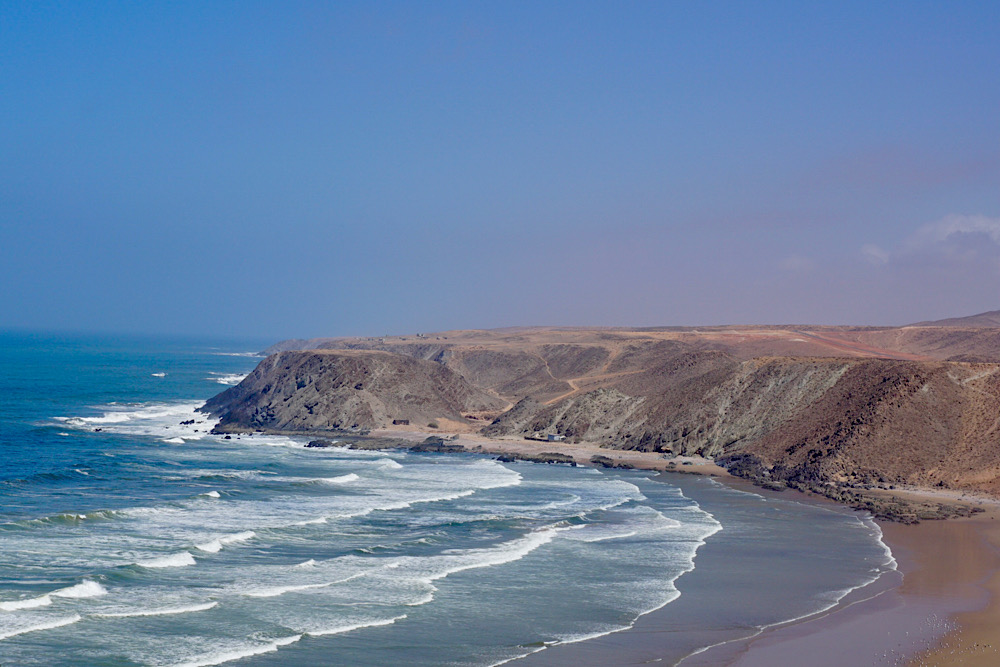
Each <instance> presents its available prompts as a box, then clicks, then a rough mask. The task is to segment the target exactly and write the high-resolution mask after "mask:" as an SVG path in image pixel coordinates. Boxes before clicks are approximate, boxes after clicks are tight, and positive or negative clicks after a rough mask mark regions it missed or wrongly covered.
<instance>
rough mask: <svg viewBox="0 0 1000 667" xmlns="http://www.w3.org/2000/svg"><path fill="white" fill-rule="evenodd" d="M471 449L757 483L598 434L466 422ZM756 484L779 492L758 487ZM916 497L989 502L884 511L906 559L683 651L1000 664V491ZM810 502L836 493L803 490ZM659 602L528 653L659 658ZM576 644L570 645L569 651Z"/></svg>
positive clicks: (749, 664)
mask: <svg viewBox="0 0 1000 667" xmlns="http://www.w3.org/2000/svg"><path fill="white" fill-rule="evenodd" d="M375 435H384V436H391V437H396V438H405V439H411V440H414V441H418V440H423V439H424V438H426V437H427V436H428V435H429V433H427V432H420V431H409V430H399V429H391V430H384V431H379V432H376V433H375ZM452 442H454V443H455V444H461V445H462V446H463V447H465V448H466V449H467V450H468V451H470V452H478V453H489V454H504V453H507V454H520V455H526V456H537V455H539V454H542V453H546V452H552V453H561V454H568V455H571V456H573V458H574V460H576V461H577V462H578V463H579V464H581V465H592V464H591V463H590V459H591V457H593V456H598V455H599V456H606V457H608V458H610V459H612V460H613V461H615V463H617V464H625V465H628V466H631V467H634V468H637V469H646V470H658V471H665V472H679V473H691V474H703V475H712V476H715V477H717V478H719V480H720V481H722V482H724V483H726V484H728V485H731V486H734V487H736V488H751V487H750V485H749V484H748V483H747V482H746V481H744V480H741V479H739V478H734V477H732V476H731V475H729V473H728V472H727V471H726V470H725V469H723V468H721V467H719V466H717V465H715V464H714V463H713V462H712V461H710V460H708V459H702V458H697V457H675V458H667V457H664V456H663V455H662V454H659V453H654V452H635V451H622V450H611V449H606V448H601V447H598V446H596V445H590V444H586V443H583V444H568V443H563V442H539V441H533V440H523V439H515V438H510V439H493V438H486V437H483V436H479V435H476V434H469V433H463V434H460V435H459V436H458V437H457V439H455V440H454V441H452ZM752 490H753V491H754V492H755V493H764V494H773V493H776V492H772V491H763V490H761V489H758V488H755V487H753V488H752ZM894 493H896V494H897V495H900V496H904V497H907V498H909V499H911V500H915V501H921V500H928V501H935V502H946V503H947V502H956V503H958V502H961V503H966V504H969V503H972V504H978V505H979V506H980V507H982V509H983V510H984V511H983V512H981V513H978V514H976V515H975V516H973V517H969V518H956V519H949V520H943V521H924V522H922V523H920V524H916V525H902V524H898V523H893V522H888V521H878V522H877V523H878V525H879V527H880V528H881V529H882V531H883V541H884V542H885V543H886V544H887V545H888V546H889V548H890V549H891V550H892V553H893V555H894V557H895V558H896V561H897V563H898V571H897V572H898V574H895V573H894V575H893V576H888V577H883V578H882V579H881V580H879V581H878V582H876V583H874V584H872V585H870V586H868V587H865V588H862V589H859V590H858V591H854V592H853V593H851V594H850V595H848V596H847V597H845V598H844V599H843V600H841V602H840V603H839V604H838V605H837V606H835V607H834V608H832V609H830V610H828V611H826V612H823V613H821V614H818V615H816V616H812V617H809V618H805V619H801V620H797V621H793V622H790V623H787V624H783V625H778V626H776V627H773V628H767V629H765V630H764V631H763V632H761V633H760V634H758V635H756V636H754V637H751V638H748V639H744V640H738V641H733V642H729V643H727V644H725V645H722V646H717V647H713V648H711V649H709V650H707V651H705V652H703V653H701V654H698V655H695V656H692V657H690V658H689V659H687V660H685V661H683V663H682V664H683V665H684V666H685V667H706V666H710V665H732V666H733V667H774V666H775V665H796V666H797V667H843V666H845V665H858V666H859V667H860V666H862V665H879V666H881V665H893V666H907V667H930V666H938V667H950V666H952V665H963V666H970V667H995V666H996V665H997V664H1000V520H998V517H1000V501H997V500H995V499H991V498H987V497H977V496H971V495H969V494H962V493H955V492H950V491H946V490H944V491H938V490H925V489H911V490H906V491H896V492H894ZM782 495H785V496H789V495H794V496H797V497H798V499H800V500H802V501H803V502H810V503H830V502H831V501H829V500H827V499H825V498H821V497H817V496H813V495H807V494H803V493H799V492H796V491H785V492H782ZM672 631H673V630H672V629H671V628H669V627H664V626H663V623H662V622H660V621H659V620H658V614H657V612H654V613H652V614H649V615H647V616H645V617H642V618H640V619H639V621H638V622H637V623H636V624H635V627H634V628H632V629H631V630H628V631H625V632H621V633H616V634H615V635H609V636H607V637H602V638H601V639H599V640H596V641H592V642H584V643H583V644H587V646H584V645H579V646H576V647H566V648H565V649H560V650H554V651H545V652H543V653H541V654H539V655H537V656H532V657H531V658H530V659H528V660H527V662H529V663H531V664H539V665H543V664H560V661H562V660H564V659H566V658H567V657H571V658H572V660H573V662H574V663H576V664H580V665H594V666H596V665H604V664H607V663H606V661H607V660H608V659H611V658H612V657H613V658H614V659H615V661H616V663H617V664H621V665H627V664H647V663H649V662H655V661H656V657H655V655H656V644H657V635H658V634H659V633H669V632H672ZM570 653H572V655H571V656H570Z"/></svg>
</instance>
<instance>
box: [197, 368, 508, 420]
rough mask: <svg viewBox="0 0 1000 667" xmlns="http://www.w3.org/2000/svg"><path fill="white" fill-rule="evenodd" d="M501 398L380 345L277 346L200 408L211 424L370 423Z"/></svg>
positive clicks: (441, 414)
mask: <svg viewBox="0 0 1000 667" xmlns="http://www.w3.org/2000/svg"><path fill="white" fill-rule="evenodd" d="M505 406H506V403H505V402H503V401H501V400H500V399H498V398H497V397H495V396H492V395H490V394H487V393H486V392H484V391H482V390H480V389H477V388H475V387H473V386H472V385H470V384H469V383H468V382H466V381H465V380H464V379H462V378H461V377H460V376H458V375H456V374H455V373H453V372H451V371H450V370H448V369H447V368H445V367H444V366H442V365H440V364H436V363H433V362H430V361H423V360H419V359H413V358H410V357H404V356H402V355H398V354H389V353H386V352H337V351H311V352H280V353H278V354H275V355H272V356H270V357H268V358H267V359H265V360H264V361H262V362H261V363H260V364H259V365H258V366H257V368H256V369H255V370H254V372H253V373H251V374H250V375H249V376H248V377H247V378H246V379H244V380H243V381H242V382H241V383H240V384H238V385H237V386H235V387H231V388H230V389H227V390H226V391H224V392H222V393H221V394H219V395H218V396H216V397H214V398H212V399H211V400H209V401H208V402H207V403H206V404H205V406H204V407H203V408H202V409H203V410H204V411H205V412H208V413H210V414H212V415H213V416H216V417H219V418H220V422H219V425H218V426H217V427H216V429H217V431H218V432H227V431H240V430H246V429H248V428H249V429H258V428H259V429H266V430H283V431H324V430H338V429H346V428H375V427H382V426H386V425H387V424H391V423H392V421H393V420H408V421H410V422H411V423H412V424H414V425H417V426H426V425H427V424H429V423H431V422H434V421H443V422H445V423H447V422H448V421H459V422H461V421H464V417H463V413H468V412H478V411H491V410H492V411H497V410H499V409H502V408H504V407H505Z"/></svg>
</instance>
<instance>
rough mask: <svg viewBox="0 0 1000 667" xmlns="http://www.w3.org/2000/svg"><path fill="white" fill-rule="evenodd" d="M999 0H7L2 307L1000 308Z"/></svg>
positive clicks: (744, 320)
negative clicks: (271, 0) (939, 0)
mask: <svg viewBox="0 0 1000 667" xmlns="http://www.w3.org/2000/svg"><path fill="white" fill-rule="evenodd" d="M997 25H1000V5H998V4H996V3H963V4H960V5H951V4H939V5H928V4H922V5H913V4H903V3H899V4H886V5H879V6H869V5H865V4H862V3H850V4H837V5H833V4H831V5H827V6H800V5H798V4H794V3H768V4H766V5H759V6H758V5H755V6H733V5H730V4H726V3H702V4H698V5H690V6H688V5H658V4H653V3H572V4H569V3H566V4H560V3H547V4H533V5H530V6H528V5H509V4H500V3H498V4H471V3H433V4H426V5H411V4H407V3H388V2H386V3H339V4H336V5H327V4H321V3H316V4H313V3H299V4H294V5H284V4H268V3H265V4H261V5H254V6H227V5H202V4H198V3H170V4H166V3H149V4H142V5H127V4H126V5H101V6H84V5H73V4H51V5H40V4H37V3H28V2H11V3H5V4H4V5H3V6H2V7H0V35H2V37H3V38H2V39H0V58H2V60H3V62H4V63H5V67H4V68H2V69H0V120H2V122H0V280H2V282H3V284H4V286H5V289H4V290H0V313H2V314H0V330H12V329H15V330H50V331H88V332H125V333H146V334H157V333H158V334H181V335H206V336H239V337H247V338H254V339H273V340H279V339H283V338H295V337H300V338H307V337H317V336H342V335H381V334H386V333H388V334H406V333H415V332H421V331H427V332H430V331H442V330H449V329H473V328H497V327H507V326H533V325H548V326H636V327H640V326H708V325H721V324H788V323H796V324H843V325H883V326H891V325H902V324H908V323H912V322H917V321H922V320H933V319H940V318H946V317H956V316H965V315H972V314H976V313H980V312H984V311H989V310H994V309H996V308H998V307H1000V301H998V299H997V294H998V293H1000V114H997V109H1000V43H998V42H997V41H996V39H995V29H996V26H997Z"/></svg>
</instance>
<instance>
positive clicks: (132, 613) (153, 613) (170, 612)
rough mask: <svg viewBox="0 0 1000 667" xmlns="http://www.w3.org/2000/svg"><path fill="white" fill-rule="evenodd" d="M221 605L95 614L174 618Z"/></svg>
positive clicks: (111, 616)
mask: <svg viewBox="0 0 1000 667" xmlns="http://www.w3.org/2000/svg"><path fill="white" fill-rule="evenodd" d="M218 605H219V603H218V602H206V603H204V604H193V605H190V606H187V607H166V608H164V609H139V610H136V611H123V612H116V613H106V614H94V616H99V617H101V618H132V617H134V616H172V615H174V614H190V613H193V612H197V611H207V610H209V609H212V608H214V607H217V606H218Z"/></svg>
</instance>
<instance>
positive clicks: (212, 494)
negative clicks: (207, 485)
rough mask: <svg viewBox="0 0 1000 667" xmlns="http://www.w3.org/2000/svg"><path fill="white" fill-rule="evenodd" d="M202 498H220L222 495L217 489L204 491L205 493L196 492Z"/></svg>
mask: <svg viewBox="0 0 1000 667" xmlns="http://www.w3.org/2000/svg"><path fill="white" fill-rule="evenodd" d="M198 495H200V496H202V497H204V498H221V497H222V495H221V494H220V493H219V492H218V491H206V492H205V493H200V494H198Z"/></svg>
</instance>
